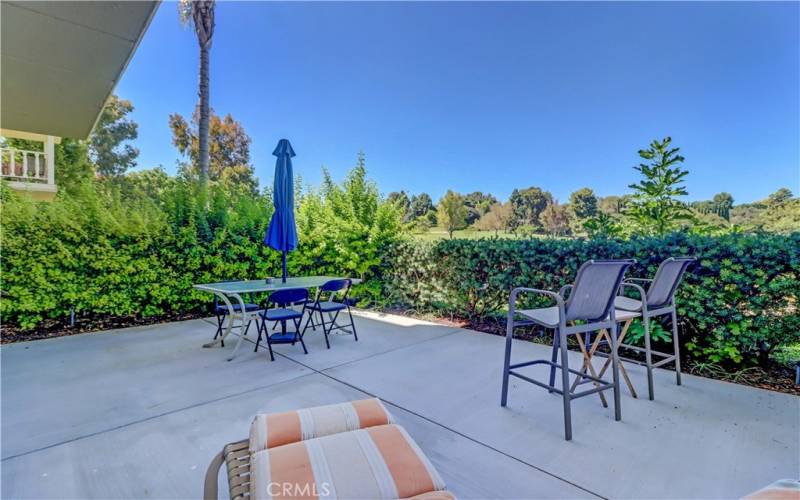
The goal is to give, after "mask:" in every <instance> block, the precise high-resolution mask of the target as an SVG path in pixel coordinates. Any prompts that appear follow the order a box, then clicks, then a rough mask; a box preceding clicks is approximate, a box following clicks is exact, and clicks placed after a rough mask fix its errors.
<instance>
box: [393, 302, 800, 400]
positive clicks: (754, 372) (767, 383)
mask: <svg viewBox="0 0 800 500" xmlns="http://www.w3.org/2000/svg"><path fill="white" fill-rule="evenodd" d="M386 312H391V313H394V314H400V315H405V316H412V315H413V316H416V315H414V314H413V313H412V314H410V313H409V311H399V310H394V311H386ZM420 317H422V318H423V319H425V320H428V321H432V322H435V323H439V324H443V325H447V326H455V327H459V328H468V329H470V330H476V331H479V332H483V333H491V334H492V335H501V336H505V334H506V327H505V323H500V322H498V321H495V320H491V319H489V320H487V321H483V322H470V321H467V320H463V319H458V318H442V317H434V316H428V315H421V316H420ZM514 338H518V339H522V340H529V341H531V342H536V343H537V344H543V345H548V346H549V345H552V343H551V336H550V335H544V336H542V335H540V334H538V333H534V332H533V331H532V329H531V328H519V329H517V330H516V331H515V332H514ZM576 345H577V344H576ZM575 350H577V347H575ZM625 356H626V357H629V358H633V359H639V357H640V358H641V359H640V361H644V356H643V355H638V353H632V354H628V353H626V354H625ZM681 358H682V359H681V367H682V371H683V372H684V373H691V374H692V375H697V376H700V377H705V378H711V379H714V380H723V381H725V382H732V383H735V384H741V385H749V386H752V387H758V388H760V389H766V390H768V391H775V392H783V393H785V394H793V395H795V396H800V385H796V384H795V383H794V382H795V368H793V367H788V366H785V365H781V364H778V363H772V364H770V366H768V367H767V368H766V369H763V368H759V367H753V368H745V369H743V370H739V371H736V372H730V371H726V370H725V369H724V368H722V367H720V366H717V365H711V364H703V363H696V362H694V361H692V360H690V359H687V358H686V357H684V356H682V357H681ZM664 369H666V370H669V367H665V368H664Z"/></svg>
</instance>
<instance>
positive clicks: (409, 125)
mask: <svg viewBox="0 0 800 500" xmlns="http://www.w3.org/2000/svg"><path fill="white" fill-rule="evenodd" d="M216 16H217V18H216V19H217V23H216V31H215V34H214V44H213V48H212V53H211V105H212V107H213V108H214V110H215V111H216V112H217V113H219V114H225V113H231V114H232V115H233V116H234V117H235V118H236V119H237V120H239V121H241V122H242V124H243V125H244V127H245V129H246V130H247V132H248V133H249V135H250V136H251V137H252V139H253V144H252V148H251V152H252V157H253V164H254V166H255V171H256V175H257V176H258V177H259V179H260V183H261V186H264V185H266V184H269V183H271V179H272V170H273V167H274V158H273V157H272V156H271V152H272V150H273V148H274V147H275V144H276V143H277V141H278V140H279V139H280V138H282V137H286V138H288V139H290V140H291V142H292V144H293V145H294V149H295V151H296V152H297V157H296V158H295V171H296V172H298V173H300V174H301V175H302V176H303V179H304V182H306V183H311V184H318V183H319V180H320V167H321V165H323V164H324V165H326V166H327V167H328V168H329V169H330V170H331V172H332V173H333V175H334V177H335V178H337V179H340V178H341V177H342V176H343V175H344V174H345V173H346V172H347V170H348V169H349V168H350V167H351V166H352V165H353V163H354V161H355V157H356V153H357V152H358V151H359V150H360V149H363V150H364V151H365V153H366V155H367V167H368V170H369V172H370V175H371V176H372V178H373V179H375V180H376V181H377V182H378V184H379V186H380V188H381V191H382V192H383V193H384V194H385V193H388V192H390V191H394V190H400V189H405V190H406V191H409V192H411V193H418V192H421V191H426V192H428V193H430V194H431V195H432V196H433V197H434V200H436V199H437V198H438V197H439V196H440V195H441V194H443V193H444V192H445V191H446V190H447V189H448V188H452V189H455V190H457V191H460V192H464V193H466V192H471V191H476V190H480V191H488V192H491V193H493V194H495V195H496V196H498V197H499V198H501V199H505V198H507V196H508V195H509V194H510V192H511V190H512V189H513V188H515V187H527V186H531V185H536V186H541V187H543V188H545V189H547V190H549V191H551V192H552V193H553V195H554V196H555V197H557V198H559V199H560V200H562V201H565V200H566V199H567V197H568V196H569V193H570V192H572V191H574V190H575V189H577V188H580V187H583V186H589V187H591V188H593V189H594V190H595V191H596V192H597V193H598V194H599V195H610V194H621V193H624V192H626V191H627V185H628V184H629V183H631V182H633V181H635V179H636V176H635V172H634V170H633V169H632V166H633V165H635V164H636V163H637V155H636V151H637V150H638V149H639V148H640V147H642V146H644V145H646V144H647V143H648V142H649V141H650V140H651V139H653V138H655V137H662V136H664V135H671V136H672V137H673V140H674V141H675V143H676V145H678V146H680V147H681V149H682V152H683V154H684V156H686V159H687V160H686V164H685V165H686V167H687V168H688V169H689V170H690V175H689V177H688V188H689V193H690V198H691V199H693V200H694V199H706V198H710V197H711V196H712V195H713V194H714V193H717V192H719V191H728V192H730V193H732V194H733V196H734V198H735V199H736V201H737V202H749V201H753V200H757V199H761V198H764V197H765V196H766V195H768V194H769V193H771V192H773V191H774V190H775V189H777V188H779V187H782V186H787V187H789V188H790V189H792V190H793V191H795V193H797V192H798V191H800V4H799V3H797V2H793V3H755V2H752V3H751V2H747V3H745V2H742V3H738V2H734V3H721V2H709V3H649V2H643V3H642V2H630V3H591V4H587V3H559V4H556V3H499V4H498V3H493V4H487V3H412V4H408V3H405V4H403V3H340V2H333V3H274V2H219V3H218V4H217V12H216ZM197 68H198V49H197V41H196V38H195V36H194V33H193V32H192V31H191V29H186V28H182V27H181V26H180V24H179V22H178V15H177V9H176V6H175V4H174V3H166V2H165V3H164V4H162V5H161V7H160V9H159V11H158V12H157V14H156V16H155V18H154V19H153V22H152V24H151V26H150V28H149V31H148V32H147V33H146V35H145V37H144V40H143V41H142V44H141V45H140V47H139V49H138V51H137V53H136V54H135V56H134V58H133V60H132V61H131V63H130V65H129V67H128V69H127V72H126V73H125V75H124V77H123V79H122V81H121V82H120V84H119V85H118V86H117V93H118V94H119V95H120V96H121V97H123V98H126V99H130V100H131V101H133V104H134V106H135V107H136V110H135V112H134V119H135V120H136V121H137V122H138V123H139V139H138V141H137V145H138V147H139V148H140V150H141V154H140V157H139V166H140V167H141V168H146V167H152V166H156V165H159V164H161V165H163V166H164V167H165V168H166V169H167V170H168V171H170V172H174V171H175V161H176V159H177V157H178V155H177V152H176V150H175V149H174V147H173V146H172V145H171V143H170V140H171V136H170V132H169V128H168V126H167V116H168V115H169V113H172V112H179V113H182V114H184V115H185V116H190V115H191V113H192V110H193V109H194V106H195V103H196V100H197V97H196V96H197Z"/></svg>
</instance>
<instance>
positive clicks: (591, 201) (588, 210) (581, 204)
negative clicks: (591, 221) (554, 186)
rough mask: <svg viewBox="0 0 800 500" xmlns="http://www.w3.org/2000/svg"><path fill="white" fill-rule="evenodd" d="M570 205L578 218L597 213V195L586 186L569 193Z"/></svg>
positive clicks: (581, 218) (585, 217)
mask: <svg viewBox="0 0 800 500" xmlns="http://www.w3.org/2000/svg"><path fill="white" fill-rule="evenodd" d="M569 206H570V210H571V211H572V213H573V214H574V215H575V218H576V219H578V220H583V219H588V218H590V217H594V216H595V215H597V197H596V196H595V195H594V191H592V190H591V189H589V188H586V187H585V188H581V189H579V190H577V191H575V192H573V193H572V194H571V195H569Z"/></svg>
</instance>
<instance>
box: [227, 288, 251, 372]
mask: <svg viewBox="0 0 800 500" xmlns="http://www.w3.org/2000/svg"><path fill="white" fill-rule="evenodd" d="M231 295H232V296H233V297H234V298H236V300H238V301H239V307H241V309H240V310H241V311H242V314H241V315H240V316H241V317H240V320H241V322H242V323H241V325H239V340H238V341H237V342H236V346H235V347H234V348H233V352H232V353H231V355H230V357H228V361H233V358H235V357H236V353H237V352H238V351H239V347H241V345H242V342H244V337H245V335H247V330H248V329H249V327H250V322H249V321H248V323H247V327H245V318H246V317H247V316H248V312H247V309H246V308H245V305H244V299H242V297H241V296H240V295H239V294H238V293H232V294H231ZM231 309H233V308H232V307H231ZM231 312H233V311H231ZM250 321H251V320H250ZM232 326H233V321H231V326H230V327H229V328H228V333H230V328H231V327H232Z"/></svg>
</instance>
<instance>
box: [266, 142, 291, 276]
mask: <svg viewBox="0 0 800 500" xmlns="http://www.w3.org/2000/svg"><path fill="white" fill-rule="evenodd" d="M272 154H273V155H275V156H277V157H278V159H277V160H276V161H275V182H274V186H273V189H272V201H273V204H274V205H275V213H273V214H272V220H271V221H270V222H269V228H267V233H266V234H265V235H264V243H265V244H266V245H268V246H269V247H270V248H274V249H275V250H278V251H280V252H283V282H284V283H286V253H287V252H291V251H292V250H294V249H295V248H297V228H296V227H295V223H294V174H293V173H292V157H293V156H294V150H293V149H292V145H291V144H289V141H288V140H287V139H281V140H280V141H278V146H277V147H276V148H275V151H273V152H272Z"/></svg>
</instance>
